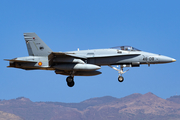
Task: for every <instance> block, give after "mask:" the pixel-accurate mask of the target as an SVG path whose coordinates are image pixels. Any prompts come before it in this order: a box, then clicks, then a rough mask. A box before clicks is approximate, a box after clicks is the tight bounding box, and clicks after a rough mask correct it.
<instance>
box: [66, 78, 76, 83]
mask: <svg viewBox="0 0 180 120" xmlns="http://www.w3.org/2000/svg"><path fill="white" fill-rule="evenodd" d="M73 80H74V78H73V77H71V76H69V77H67V78H66V82H67V83H70V82H72V81H73Z"/></svg>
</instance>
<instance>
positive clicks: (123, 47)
mask: <svg viewBox="0 0 180 120" xmlns="http://www.w3.org/2000/svg"><path fill="white" fill-rule="evenodd" d="M111 49H118V50H126V51H140V50H138V49H136V48H134V47H131V46H117V47H112V48H111Z"/></svg>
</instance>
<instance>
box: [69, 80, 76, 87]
mask: <svg viewBox="0 0 180 120" xmlns="http://www.w3.org/2000/svg"><path fill="white" fill-rule="evenodd" d="M74 84H75V83H74V81H72V82H67V85H68V86H69V87H73V86H74Z"/></svg>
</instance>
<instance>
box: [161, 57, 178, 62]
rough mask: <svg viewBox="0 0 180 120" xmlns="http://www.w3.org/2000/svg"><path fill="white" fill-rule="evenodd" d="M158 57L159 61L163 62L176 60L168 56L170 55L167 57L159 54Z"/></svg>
mask: <svg viewBox="0 0 180 120" xmlns="http://www.w3.org/2000/svg"><path fill="white" fill-rule="evenodd" d="M159 59H160V62H164V63H169V62H175V61H176V59H173V58H170V57H167V56H160V57H159Z"/></svg>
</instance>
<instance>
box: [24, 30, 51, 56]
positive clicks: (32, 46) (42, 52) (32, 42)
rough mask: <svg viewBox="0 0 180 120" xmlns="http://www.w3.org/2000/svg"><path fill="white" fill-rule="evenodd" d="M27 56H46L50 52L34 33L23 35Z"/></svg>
mask: <svg viewBox="0 0 180 120" xmlns="http://www.w3.org/2000/svg"><path fill="white" fill-rule="evenodd" d="M24 39H25V41H26V45H27V49H28V53H29V56H48V55H49V54H50V53H51V52H52V50H51V49H50V48H49V47H48V46H47V45H46V44H45V43H44V42H43V41H42V40H41V38H40V37H39V36H37V34H36V33H24Z"/></svg>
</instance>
